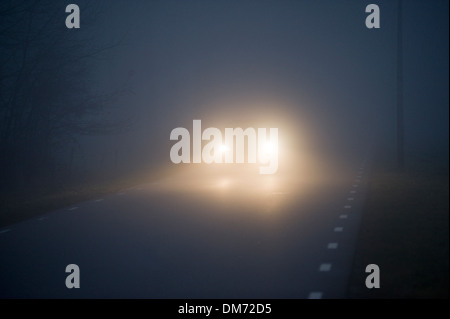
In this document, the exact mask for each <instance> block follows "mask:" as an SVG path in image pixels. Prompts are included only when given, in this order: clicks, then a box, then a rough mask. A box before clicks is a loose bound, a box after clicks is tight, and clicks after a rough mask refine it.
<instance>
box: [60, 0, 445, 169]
mask: <svg viewBox="0 0 450 319" xmlns="http://www.w3.org/2000/svg"><path fill="white" fill-rule="evenodd" d="M67 3H69V2H67ZM369 3H370V2H364V1H359V0H346V1H335V0H321V1H301V0H296V1H285V0H283V1H267V0H263V1H255V0H226V1H207V0H200V1H197V0H189V1H167V0H164V1H144V0H139V1H138V0H134V1H123V0H114V1H107V2H98V3H96V5H92V3H91V4H90V2H85V1H79V2H78V4H80V7H81V8H82V12H81V29H79V30H67V32H68V34H67V39H68V40H69V41H70V37H71V36H74V37H75V34H77V36H78V35H81V36H82V37H83V36H85V37H88V38H89V40H88V41H90V42H91V43H113V42H118V44H119V45H118V46H117V47H116V48H114V49H112V50H109V51H107V52H106V53H105V54H104V55H103V56H102V57H101V58H98V59H96V60H94V61H93V62H92V63H91V64H90V73H91V74H92V75H93V76H92V77H91V78H90V80H89V81H90V82H89V86H90V87H91V88H92V89H93V90H94V91H96V90H98V91H99V92H104V91H108V90H111V89H113V88H116V87H120V86H126V87H127V88H130V89H131V90H132V92H133V94H129V95H126V96H124V97H121V98H119V99H117V100H116V101H114V102H111V103H109V104H108V105H107V106H106V110H105V113H104V115H103V116H104V118H107V117H108V118H111V117H112V118H113V119H114V118H117V119H120V118H125V117H128V118H130V119H131V120H132V123H133V124H132V125H131V127H130V130H129V131H128V132H126V133H121V134H113V135H110V136H103V137H92V136H88V137H82V138H80V140H79V141H80V142H81V143H80V145H81V146H80V147H79V148H78V150H79V153H77V156H78V157H80V158H84V161H85V163H86V164H87V165H95V160H93V158H95V157H97V158H101V157H105V155H104V154H106V153H107V152H109V153H108V154H109V155H107V156H110V154H111V149H114V150H115V151H116V152H117V153H118V154H119V157H120V158H121V162H122V163H124V164H125V163H128V165H134V164H133V163H136V164H145V163H153V164H155V165H156V164H157V165H159V164H163V165H167V164H170V162H169V157H168V154H169V149H170V147H171V145H172V143H171V141H169V134H170V131H171V130H172V129H173V128H175V127H179V126H183V127H187V128H188V129H190V127H191V125H192V120H193V119H202V120H203V121H204V123H205V125H208V126H214V127H219V128H223V127H225V126H227V127H230V126H231V127H237V126H246V125H247V126H250V125H263V124H264V125H265V126H280V128H281V129H283V125H288V126H289V127H290V129H289V130H288V131H289V134H291V135H294V136H296V135H298V136H300V135H302V134H303V135H305V136H306V137H305V138H306V139H309V140H310V141H309V144H314V143H316V144H317V145H322V146H319V148H325V149H326V148H329V149H330V152H331V153H333V152H336V151H339V150H340V149H342V152H346V151H348V150H351V151H354V152H359V151H360V149H361V148H362V147H363V146H364V145H366V144H368V140H369V139H368V136H370V135H371V134H372V135H373V136H375V137H376V141H377V142H378V143H377V144H376V145H377V147H379V151H380V152H386V153H387V154H391V155H392V157H394V154H395V152H394V149H395V114H396V113H395V107H396V53H397V51H396V48H397V2H396V1H381V0H379V1H374V3H376V4H378V5H379V7H380V10H381V28H380V29H371V30H369V29H367V28H366V26H365V19H366V16H367V14H366V13H365V7H366V5H367V4H369ZM85 4H87V6H84V5H85ZM448 6H449V4H448V1H445V0H442V1H441V0H433V1H424V0H410V1H404V24H403V30H404V85H405V87H404V90H405V91H404V92H405V94H404V104H405V129H406V133H405V134H406V146H407V153H420V154H423V156H428V155H426V154H431V155H430V156H435V155H436V154H438V155H439V156H441V157H443V158H445V159H448V143H449V140H448V109H449V94H448V85H449V83H448V82H449V76H448V70H449V66H448V55H449V48H448V38H449V35H448V11H449V8H448ZM99 8H100V9H99ZM90 10H92V11H93V12H90ZM61 11H62V12H63V11H64V10H61ZM94 11H95V12H94ZM91 13H94V14H97V16H96V17H95V19H94V20H91V21H89V19H88V17H89V16H90V14H91ZM64 17H65V13H64V14H63V15H62V17H61V18H64ZM265 104H266V105H265ZM286 123H288V124H286ZM292 128H293V129H292ZM281 134H282V133H281ZM295 138H296V137H294V138H292V136H291V140H292V141H294V142H293V143H294V144H295ZM92 154H94V156H92ZM155 167H156V166H155Z"/></svg>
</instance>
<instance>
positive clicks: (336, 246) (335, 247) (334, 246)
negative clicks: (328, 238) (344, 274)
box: [327, 243, 338, 249]
mask: <svg viewBox="0 0 450 319" xmlns="http://www.w3.org/2000/svg"><path fill="white" fill-rule="evenodd" d="M327 248H328V249H337V248H338V243H328V245H327Z"/></svg>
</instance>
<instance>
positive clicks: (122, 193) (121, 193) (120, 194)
mask: <svg viewBox="0 0 450 319" xmlns="http://www.w3.org/2000/svg"><path fill="white" fill-rule="evenodd" d="M117 195H119V196H122V195H125V193H124V192H120V193H117Z"/></svg>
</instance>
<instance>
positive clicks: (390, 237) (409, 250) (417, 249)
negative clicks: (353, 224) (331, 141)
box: [348, 164, 449, 298]
mask: <svg viewBox="0 0 450 319" xmlns="http://www.w3.org/2000/svg"><path fill="white" fill-rule="evenodd" d="M442 167H443V169H438V168H436V167H435V168H430V167H426V166H425V168H424V167H423V166H422V167H421V168H420V169H419V167H416V168H413V169H409V170H405V171H404V172H398V171H396V170H394V169H389V168H386V167H382V165H380V164H378V165H375V167H373V169H372V174H371V177H370V183H369V193H368V197H367V201H366V204H365V208H364V215H363V217H362V222H361V226H360V232H359V238H358V242H357V248H356V253H355V257H354V264H353V270H352V274H351V278H350V283H349V288H348V297H349V298H448V297H449V187H448V179H449V177H448V164H445V165H442ZM445 167H447V169H445ZM368 264H377V265H378V266H379V267H380V273H381V276H380V278H381V281H380V283H381V287H380V288H379V289H368V288H366V286H365V279H366V276H367V275H368V274H366V273H365V267H366V266H367V265H368Z"/></svg>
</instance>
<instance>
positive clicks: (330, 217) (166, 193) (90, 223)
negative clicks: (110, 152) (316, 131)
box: [0, 161, 367, 298]
mask: <svg viewBox="0 0 450 319" xmlns="http://www.w3.org/2000/svg"><path fill="white" fill-rule="evenodd" d="M351 166H352V167H351V168H350V169H349V170H347V171H345V172H342V174H341V176H344V177H342V178H336V179H334V180H333V182H329V183H310V184H307V183H305V184H301V183H287V182H285V181H283V180H280V179H277V178H278V177H267V176H264V177H263V176H260V177H257V178H255V180H254V181H252V180H251V179H250V178H247V177H245V176H235V177H234V178H229V177H214V176H213V177H208V178H203V179H202V178H198V179H195V178H194V179H192V178H191V179H188V178H186V177H185V176H184V177H178V178H177V177H174V178H171V179H166V180H161V181H158V182H154V183H151V184H148V185H141V186H138V187H135V188H133V189H127V190H124V191H122V192H120V193H117V194H111V195H109V196H106V197H104V198H98V199H95V200H92V201H89V202H83V203H79V204H77V205H74V206H72V207H67V208H65V209H62V210H59V211H55V212H51V213H48V214H46V215H43V216H40V217H38V218H34V219H32V220H28V221H25V222H22V223H19V224H15V225H11V226H9V227H5V228H2V229H0V257H1V259H0V297H1V298H344V297H346V289H347V282H348V278H349V274H350V271H351V265H352V258H353V253H354V248H355V243H356V240H357V232H358V226H359V222H360V218H361V213H362V206H363V203H364V196H365V195H364V194H365V188H366V183H367V176H366V171H365V166H364V162H362V161H357V162H355V164H353V165H351ZM292 178H294V179H297V177H292ZM68 264H77V265H78V266H79V268H80V288H79V289H76V288H74V289H68V288H67V287H66V285H65V280H66V276H68V273H66V272H65V269H66V266H67V265H68ZM361 284H364V283H361Z"/></svg>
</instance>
